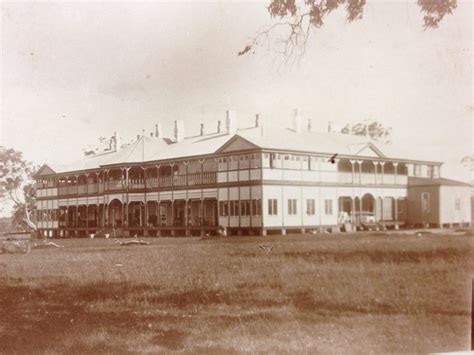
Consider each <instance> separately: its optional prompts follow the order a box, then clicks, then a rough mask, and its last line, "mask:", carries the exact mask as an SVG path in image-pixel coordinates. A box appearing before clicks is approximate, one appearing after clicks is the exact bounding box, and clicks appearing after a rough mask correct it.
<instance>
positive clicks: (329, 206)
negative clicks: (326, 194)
mask: <svg viewBox="0 0 474 355" xmlns="http://www.w3.org/2000/svg"><path fill="white" fill-rule="evenodd" d="M324 213H325V214H327V215H332V200H324Z"/></svg>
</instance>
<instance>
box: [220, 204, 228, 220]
mask: <svg viewBox="0 0 474 355" xmlns="http://www.w3.org/2000/svg"><path fill="white" fill-rule="evenodd" d="M220 207H221V208H220V215H221V216H222V217H227V216H228V215H229V202H228V201H221V202H220Z"/></svg>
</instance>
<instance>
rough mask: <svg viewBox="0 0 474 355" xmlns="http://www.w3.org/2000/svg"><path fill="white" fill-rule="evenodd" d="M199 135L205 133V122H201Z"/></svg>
mask: <svg viewBox="0 0 474 355" xmlns="http://www.w3.org/2000/svg"><path fill="white" fill-rule="evenodd" d="M199 135H201V136H203V135H204V123H201V129H200V131H199Z"/></svg>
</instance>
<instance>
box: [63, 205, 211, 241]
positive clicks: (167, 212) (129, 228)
mask: <svg viewBox="0 0 474 355" xmlns="http://www.w3.org/2000/svg"><path fill="white" fill-rule="evenodd" d="M217 212H218V210H217V199H215V198H205V199H189V200H162V201H147V202H143V201H131V202H122V201H120V200H118V199H113V200H112V201H110V202H109V203H106V204H105V203H99V204H83V205H73V206H60V207H59V223H58V227H59V228H58V229H57V230H56V231H54V232H55V234H57V235H58V236H87V235H90V234H100V233H107V234H121V235H125V236H128V235H132V236H133V235H135V234H136V235H152V236H156V235H161V234H169V235H180V234H184V235H195V234H197V235H199V234H202V232H206V233H213V232H214V231H217V229H218V216H217Z"/></svg>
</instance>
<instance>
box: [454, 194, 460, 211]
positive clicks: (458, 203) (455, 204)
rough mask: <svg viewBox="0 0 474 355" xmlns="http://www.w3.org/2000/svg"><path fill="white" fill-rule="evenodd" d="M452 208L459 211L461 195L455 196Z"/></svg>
mask: <svg viewBox="0 0 474 355" xmlns="http://www.w3.org/2000/svg"><path fill="white" fill-rule="evenodd" d="M454 209H455V210H456V211H461V197H459V196H456V197H455V199H454Z"/></svg>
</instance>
